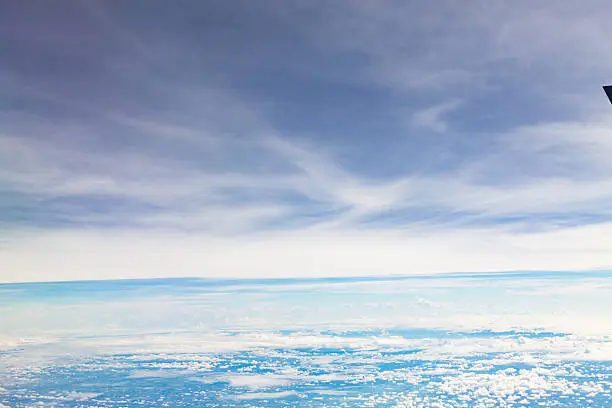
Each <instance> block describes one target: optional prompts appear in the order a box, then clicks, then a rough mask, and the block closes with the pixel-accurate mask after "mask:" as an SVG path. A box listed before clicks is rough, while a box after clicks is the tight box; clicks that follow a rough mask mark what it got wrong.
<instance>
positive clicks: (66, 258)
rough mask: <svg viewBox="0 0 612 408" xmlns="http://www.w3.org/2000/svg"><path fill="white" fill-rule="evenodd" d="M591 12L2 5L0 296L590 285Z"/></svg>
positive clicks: (611, 61)
mask: <svg viewBox="0 0 612 408" xmlns="http://www.w3.org/2000/svg"><path fill="white" fill-rule="evenodd" d="M609 12H612V6H611V5H610V4H608V2H605V1H585V2H581V3H580V4H578V3H575V2H570V1H558V2H555V3H554V4H552V3H550V2H539V1H536V2H534V1H512V2H510V1H507V2H497V3H494V4H492V3H490V2H486V1H475V2H470V3H469V4H468V3H461V4H459V3H457V2H453V1H440V2H436V4H435V5H434V4H425V3H422V2H405V1H401V2H400V1H379V2H367V1H351V2H348V1H331V2H330V1H325V2H323V1H297V2H285V1H276V0H270V1H266V2H249V1H234V2H224V1H206V2H195V1H194V2H188V1H181V2H163V1H149V2H129V3H121V4H120V3H117V2H111V3H109V2H101V1H87V2H65V1H59V2H53V3H48V4H38V3H37V4H34V3H24V2H10V3H7V4H4V5H3V6H2V12H1V13H0V50H1V51H0V52H1V53H2V54H1V55H2V60H3V64H2V65H1V66H0V87H1V88H2V95H1V96H0V102H1V103H0V280H1V281H5V282H6V281H32V280H34V281H39V280H71V279H106V278H113V279H115V278H134V277H167V276H214V277H219V276H223V277H225V276H227V277H231V276H236V277H238V276H240V277H264V276H275V277H279V276H336V275H385V274H413V273H432V272H479V271H502V270H517V269H522V270H586V269H605V268H610V267H611V266H612V240H611V239H610V238H609V237H610V236H612V235H611V233H612V222H611V217H612V211H611V210H612V166H611V164H610V163H611V162H610V160H609V157H610V154H612V107H611V106H609V103H608V101H607V100H606V98H605V95H604V94H603V92H602V90H601V85H603V84H606V83H607V82H608V81H612V57H611V56H610V53H609V50H610V49H611V45H612V40H611V39H612V27H610V25H609V23H608V21H607V18H606V16H607V15H608V14H609Z"/></svg>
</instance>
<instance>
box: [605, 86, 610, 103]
mask: <svg viewBox="0 0 612 408" xmlns="http://www.w3.org/2000/svg"><path fill="white" fill-rule="evenodd" d="M603 89H604V91H605V92H606V95H608V100H609V101H610V103H612V85H605V86H604V87H603Z"/></svg>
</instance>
